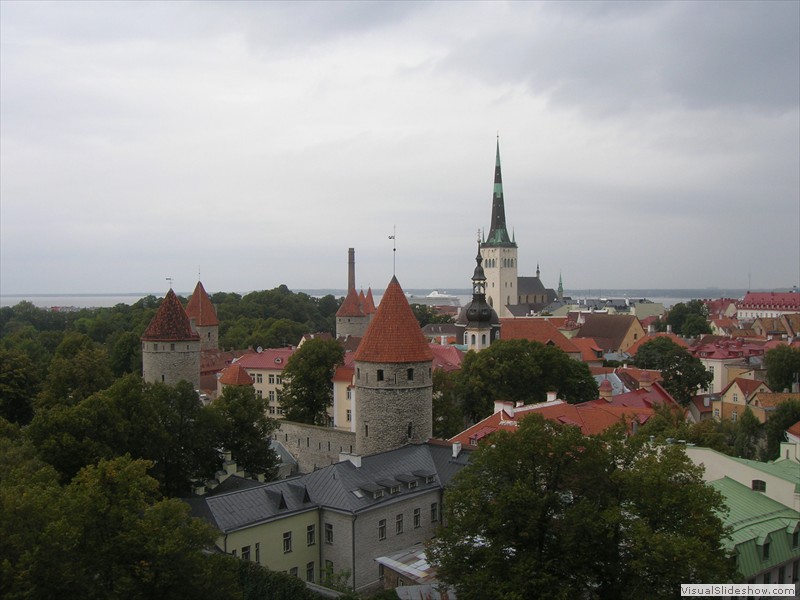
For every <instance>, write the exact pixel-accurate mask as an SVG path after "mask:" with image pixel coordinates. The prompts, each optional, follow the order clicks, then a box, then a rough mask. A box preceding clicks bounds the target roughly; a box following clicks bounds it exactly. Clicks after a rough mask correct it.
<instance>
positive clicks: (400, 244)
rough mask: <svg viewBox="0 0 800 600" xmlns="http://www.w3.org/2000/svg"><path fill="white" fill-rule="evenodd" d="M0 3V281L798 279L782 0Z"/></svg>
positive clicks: (793, 121) (33, 286)
mask: <svg viewBox="0 0 800 600" xmlns="http://www.w3.org/2000/svg"><path fill="white" fill-rule="evenodd" d="M0 5H1V6H0V293H2V294H4V295H9V294H55V293H61V294H81V293H88V294H94V293H112V294H113V293H120V294H124V293H130V292H132V291H135V290H163V291H162V292H161V294H160V295H163V293H164V292H165V291H166V290H167V289H168V288H169V282H168V281H166V278H168V277H171V278H173V286H174V287H175V289H176V290H178V289H184V290H191V289H192V288H193V287H194V283H195V282H196V281H197V279H198V272H199V277H200V279H202V281H203V282H204V284H205V285H206V289H207V290H209V292H213V291H235V290H259V289H271V288H274V287H276V286H278V285H281V284H285V285H287V286H288V287H289V288H290V289H292V290H299V289H322V288H330V289H341V288H344V287H346V281H347V248H349V247H354V248H355V249H356V282H357V285H358V287H363V288H365V289H366V288H367V287H372V289H373V290H376V291H382V290H383V289H384V288H385V287H386V285H387V284H388V282H389V280H390V279H391V277H392V274H393V271H396V274H397V277H398V279H399V281H400V283H401V285H402V286H403V287H404V289H431V290H432V289H448V288H450V289H456V288H459V289H464V288H468V287H469V280H470V276H471V274H472V269H473V268H474V256H475V249H476V248H475V244H476V236H477V231H478V230H479V229H482V230H484V231H485V232H488V229H489V220H490V213H491V198H492V185H493V173H494V153H495V141H496V136H497V135H498V133H499V139H500V154H501V159H502V166H503V183H504V191H505V208H506V216H507V223H508V227H509V229H510V230H512V231H513V233H514V235H515V238H516V242H517V244H518V246H519V274H520V275H523V276H524V275H534V274H535V272H536V269H537V265H539V267H540V269H541V279H542V281H543V283H544V284H545V286H546V287H550V288H556V287H557V285H558V279H559V275H561V276H562V277H563V281H564V286H565V287H566V288H571V289H598V290H601V289H608V290H612V289H630V288H638V289H646V288H652V289H675V288H695V289H705V288H715V287H716V288H721V289H725V288H732V289H748V288H752V289H761V290H770V289H789V288H791V287H792V286H795V285H798V284H800V3H798V2H766V3H765V2H728V3H685V2H648V3H628V2H534V3H521V2H485V3H476V2H448V3H409V2H327V3H313V2H305V3H287V2H263V3H262V2H239V3H219V2H197V3H193V2H188V3H184V2H180V3H176V2H148V3H122V2H71V1H64V2H19V1H13V0H12V1H8V0H6V1H4V2H2V3H0ZM392 235H396V239H390V236H392ZM394 243H396V248H397V251H396V253H395V252H393V244H394ZM395 258H396V269H395V268H394V267H393V262H394V259H395Z"/></svg>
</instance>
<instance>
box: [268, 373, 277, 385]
mask: <svg viewBox="0 0 800 600" xmlns="http://www.w3.org/2000/svg"><path fill="white" fill-rule="evenodd" d="M267 381H269V382H270V383H275V375H274V374H270V375H269V378H268V379H267Z"/></svg>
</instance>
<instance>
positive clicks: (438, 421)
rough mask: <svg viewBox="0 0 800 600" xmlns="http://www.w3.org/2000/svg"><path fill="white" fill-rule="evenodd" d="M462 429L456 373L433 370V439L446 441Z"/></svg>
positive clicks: (462, 416) (462, 421)
mask: <svg viewBox="0 0 800 600" xmlns="http://www.w3.org/2000/svg"><path fill="white" fill-rule="evenodd" d="M463 429H464V413H463V411H462V410H461V403H460V402H459V396H458V372H455V371H453V372H448V371H445V370H443V369H434V370H433V437H435V438H439V439H447V438H450V437H453V436H454V435H456V434H457V433H459V432H460V431H463Z"/></svg>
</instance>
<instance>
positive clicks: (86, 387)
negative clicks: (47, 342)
mask: <svg viewBox="0 0 800 600" xmlns="http://www.w3.org/2000/svg"><path fill="white" fill-rule="evenodd" d="M113 381H114V376H113V374H112V372H111V368H110V367H109V364H108V354H107V352H106V351H105V350H104V349H103V348H102V347H99V346H98V345H97V344H95V342H93V341H92V340H91V339H90V338H89V337H88V336H87V335H85V334H82V333H75V332H71V333H68V334H67V335H65V336H64V339H63V341H62V342H61V343H60V344H59V345H58V348H56V353H55V356H54V357H53V360H52V362H51V363H50V368H49V370H48V373H47V379H46V381H45V383H44V388H43V389H42V393H41V394H40V396H39V398H38V399H37V402H38V404H39V405H40V406H43V407H51V406H55V405H57V404H65V405H70V406H71V405H75V404H77V403H78V402H80V401H81V400H83V399H84V398H88V397H89V396H90V395H91V394H93V393H94V392H97V391H99V390H103V389H105V388H107V387H108V386H110V385H111V383H112V382H113Z"/></svg>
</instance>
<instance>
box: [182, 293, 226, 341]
mask: <svg viewBox="0 0 800 600" xmlns="http://www.w3.org/2000/svg"><path fill="white" fill-rule="evenodd" d="M186 314H187V315H189V320H190V321H191V323H192V325H193V327H194V330H195V331H197V334H198V335H199V336H200V350H217V349H218V348H219V319H218V318H217V311H216V310H214V305H213V304H212V303H211V298H209V297H208V294H207V293H206V290H205V288H204V287H203V284H202V282H200V281H198V282H197V285H196V286H195V288H194V292H192V297H191V298H190V299H189V304H187V305H186Z"/></svg>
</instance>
